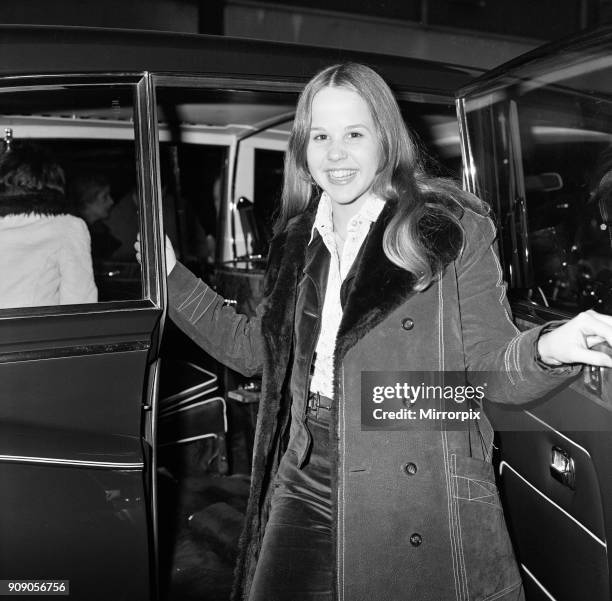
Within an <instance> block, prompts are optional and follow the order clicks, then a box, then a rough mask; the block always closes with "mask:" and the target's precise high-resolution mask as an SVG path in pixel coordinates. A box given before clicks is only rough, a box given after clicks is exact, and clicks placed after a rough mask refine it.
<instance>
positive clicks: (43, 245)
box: [0, 141, 98, 309]
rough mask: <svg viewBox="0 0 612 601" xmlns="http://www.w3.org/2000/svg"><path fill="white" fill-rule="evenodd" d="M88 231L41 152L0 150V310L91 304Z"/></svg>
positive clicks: (56, 169) (17, 144)
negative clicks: (71, 211) (74, 212)
mask: <svg viewBox="0 0 612 601" xmlns="http://www.w3.org/2000/svg"><path fill="white" fill-rule="evenodd" d="M97 300H98V290H97V288H96V285H95V283H94V278H93V267H92V260H91V245H90V237H89V231H88V230H87V225H86V224H85V222H84V221H83V220H82V219H80V218H79V217H76V216H74V215H71V214H70V208H69V206H68V203H67V201H66V197H65V194H64V172H63V170H62V168H61V167H60V166H59V165H58V164H57V163H56V162H55V161H53V160H52V159H51V157H50V156H49V155H48V154H47V152H46V151H45V150H44V149H43V148H42V147H40V146H37V145H35V144H32V143H29V142H22V141H12V142H11V144H10V146H8V145H7V148H5V149H4V151H2V150H0V308H3V309H5V308H17V307H36V306H42V305H65V304H80V303H95V302H97Z"/></svg>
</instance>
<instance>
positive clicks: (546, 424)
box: [525, 410, 591, 459]
mask: <svg viewBox="0 0 612 601" xmlns="http://www.w3.org/2000/svg"><path fill="white" fill-rule="evenodd" d="M525 413H526V414H527V415H528V416H529V417H531V418H533V419H534V420H535V421H537V422H539V423H540V424H542V425H543V426H546V427H547V428H548V429H549V430H550V431H551V432H554V433H555V434H557V435H558V436H560V437H561V438H563V440H566V441H567V442H569V443H570V444H571V445H574V446H575V447H576V448H577V449H580V450H581V451H582V452H583V453H585V454H586V456H587V457H588V458H589V459H591V455H590V453H589V452H588V451H587V450H586V449H585V448H584V447H581V446H580V445H579V444H578V443H577V442H574V441H573V440H572V439H571V438H568V437H567V436H566V435H565V434H563V433H562V432H559V430H556V429H555V428H553V427H552V426H551V425H550V424H548V423H546V422H545V421H544V420H543V419H540V418H539V417H538V416H537V415H534V414H533V413H531V411H527V410H525Z"/></svg>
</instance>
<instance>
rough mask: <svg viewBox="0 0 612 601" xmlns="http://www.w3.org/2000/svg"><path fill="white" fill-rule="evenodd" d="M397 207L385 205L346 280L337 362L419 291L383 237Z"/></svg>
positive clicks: (337, 343) (337, 346) (410, 275)
mask: <svg viewBox="0 0 612 601" xmlns="http://www.w3.org/2000/svg"><path fill="white" fill-rule="evenodd" d="M392 215H393V209H392V207H391V206H390V203H387V204H386V205H385V207H384V208H383V210H382V212H381V214H380V216H379V218H378V219H377V220H376V222H375V223H374V224H372V226H371V229H370V232H369V234H368V236H367V238H366V239H365V241H364V243H363V246H362V249H361V252H360V253H359V255H358V256H357V258H356V259H355V263H354V264H353V267H352V268H351V270H350V271H349V274H348V275H347V277H346V279H345V284H346V286H347V299H346V304H345V306H344V312H343V315H342V321H341V322H340V329H339V331H338V338H337V342H336V361H338V362H339V361H341V360H342V359H343V358H344V355H345V354H346V352H347V351H348V350H349V349H350V348H351V347H352V346H353V345H355V344H356V342H357V341H358V340H359V339H360V338H362V337H363V336H364V335H365V334H366V333H367V332H368V331H369V330H371V329H372V328H374V327H375V326H377V325H378V324H379V323H380V322H381V321H382V320H383V319H385V318H386V317H387V316H388V315H389V314H390V313H391V312H392V311H394V310H395V309H397V308H398V307H399V306H400V305H401V304H402V303H404V302H406V300H407V299H408V298H410V296H412V295H413V294H415V291H414V290H413V284H414V277H413V275H412V274H411V273H409V272H408V271H406V270H405V269H401V268H400V267H397V266H396V265H394V264H393V263H391V261H389V259H387V257H386V255H385V253H384V252H383V249H382V240H383V235H384V232H385V228H386V227H387V225H388V223H389V221H390V219H391V217H392Z"/></svg>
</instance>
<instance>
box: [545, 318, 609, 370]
mask: <svg viewBox="0 0 612 601" xmlns="http://www.w3.org/2000/svg"><path fill="white" fill-rule="evenodd" d="M602 342H607V343H608V344H609V345H610V346H611V347H612V317H611V316H610V315H604V314H603V313H597V312H596V311H585V312H584V313H580V314H579V315H577V316H576V317H574V319H571V320H570V321H568V322H567V323H565V324H563V325H562V326H559V327H558V328H556V329H554V330H551V331H550V332H547V333H546V334H543V335H542V336H541V337H540V339H539V340H538V352H539V353H540V357H541V359H542V361H544V362H545V363H548V364H549V365H558V364H559V363H586V364H588V365H597V366H603V367H612V358H610V357H609V356H608V355H607V354H606V353H604V352H601V351H595V350H592V349H591V347H592V346H594V345H596V344H599V343H602Z"/></svg>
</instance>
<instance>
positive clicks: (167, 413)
mask: <svg viewBox="0 0 612 601" xmlns="http://www.w3.org/2000/svg"><path fill="white" fill-rule="evenodd" d="M203 394H206V393H202V394H201V395H197V396H196V397H194V398H198V397H200V396H202V395H203ZM216 401H221V404H222V405H223V427H224V431H225V432H227V406H226V404H225V399H224V398H223V397H222V396H216V397H213V398H212V399H203V400H202V401H198V402H197V403H194V404H193V405H189V406H187V407H180V408H176V409H175V408H171V409H169V410H167V411H165V412H163V413H161V414H160V417H162V418H165V417H168V416H170V415H175V414H177V413H182V412H183V411H191V410H192V409H195V408H196V407H199V406H200V405H208V404H209V403H212V402H216Z"/></svg>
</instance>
